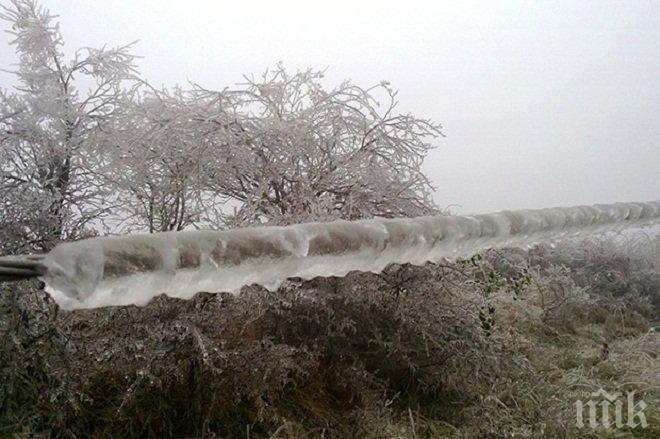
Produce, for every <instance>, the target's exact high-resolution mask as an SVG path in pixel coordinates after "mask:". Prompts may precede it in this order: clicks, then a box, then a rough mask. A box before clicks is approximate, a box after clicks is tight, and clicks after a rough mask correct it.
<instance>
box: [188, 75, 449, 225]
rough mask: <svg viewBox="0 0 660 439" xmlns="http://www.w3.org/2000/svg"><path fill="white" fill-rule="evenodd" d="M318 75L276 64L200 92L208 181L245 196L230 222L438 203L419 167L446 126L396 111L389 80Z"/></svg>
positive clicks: (367, 213)
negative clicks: (208, 149) (365, 82)
mask: <svg viewBox="0 0 660 439" xmlns="http://www.w3.org/2000/svg"><path fill="white" fill-rule="evenodd" d="M322 77H323V73H322V72H317V71H312V70H308V71H303V72H298V73H295V74H290V73H289V72H287V71H286V70H285V68H284V67H282V66H281V65H278V66H277V67H276V68H275V69H274V70H273V71H269V72H266V73H265V74H264V75H263V76H262V77H261V78H260V79H259V80H255V79H254V78H246V80H247V83H245V84H243V85H242V86H241V87H240V88H238V89H234V90H224V91H222V92H213V91H209V90H205V89H203V88H201V87H196V89H195V90H194V95H195V97H196V101H197V102H198V103H199V102H202V103H203V104H200V105H202V108H203V109H204V111H205V112H204V113H203V114H202V113H200V114H198V118H199V119H200V120H202V121H203V123H204V127H205V129H204V130H203V131H204V133H203V135H204V136H205V138H204V142H206V143H208V144H211V145H213V154H211V155H210V156H209V159H210V160H211V161H210V162H209V165H210V166H208V167H207V169H208V171H207V176H208V178H209V183H208V184H209V187H210V188H212V189H213V190H214V191H216V192H217V193H219V194H222V195H224V196H227V197H229V198H231V199H234V200H236V201H238V202H240V203H242V204H241V207H240V209H239V210H238V211H237V213H236V216H235V217H234V222H235V223H238V224H250V223H255V222H257V223H258V222H264V221H268V222H273V223H279V224H286V223H294V222H301V221H309V220H325V219H332V218H346V219H356V218H368V217H373V216H385V217H395V216H413V215H421V214H429V213H431V212H434V211H436V207H435V205H434V203H433V201H432V199H431V190H432V187H431V184H430V182H429V180H428V179H427V177H426V176H425V175H424V174H423V172H422V170H421V165H422V162H423V160H424V158H425V156H426V154H427V152H428V151H429V149H430V148H431V144H430V143H429V140H430V138H433V137H435V136H438V135H441V131H440V129H441V127H440V126H439V125H437V124H435V123H433V122H431V121H428V120H423V119H418V118H415V117H414V116H412V115H410V114H398V113H396V105H397V102H396V92H395V91H394V90H393V89H392V88H391V87H390V85H389V84H388V83H387V82H382V83H380V84H378V85H376V86H374V87H370V88H367V89H363V88H361V87H359V86H357V85H354V84H352V83H350V82H348V81H346V82H343V83H342V84H340V85H339V86H338V87H336V88H334V89H331V90H326V89H325V88H324V87H323V85H322V84H321V80H322ZM378 96H381V97H382V98H383V99H382V100H383V101H384V103H381V102H380V101H379V99H378ZM212 103H213V104H214V105H215V107H214V105H212ZM213 125H215V128H213Z"/></svg>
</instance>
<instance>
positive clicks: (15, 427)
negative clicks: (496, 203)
mask: <svg viewBox="0 0 660 439" xmlns="http://www.w3.org/2000/svg"><path fill="white" fill-rule="evenodd" d="M659 253H660V252H658V241H657V240H656V241H653V240H650V239H646V238H644V239H637V240H628V241H626V242H623V243H621V242H620V243H615V242H613V241H591V242H584V243H580V244H572V245H563V246H558V247H537V248H534V249H531V250H529V251H525V252H523V251H513V250H509V251H499V252H489V253H487V254H484V255H480V256H477V257H474V258H472V259H471V260H467V261H461V262H458V263H447V264H427V265H426V266H423V267H413V266H407V265H403V266H399V265H393V266H390V267H388V269H387V270H385V272H383V273H380V274H371V273H351V274H349V275H348V276H346V277H344V278H326V279H321V278H319V279H313V280H309V281H302V280H297V279H291V280H289V281H288V282H287V283H285V285H283V286H282V287H281V288H280V289H279V290H278V291H277V292H267V291H264V290H263V289H261V288H259V287H257V286H252V287H246V288H244V290H243V291H242V294H240V295H238V296H233V295H229V294H208V293H202V294H199V295H198V296H197V297H196V298H195V299H194V300H190V301H179V300H175V299H170V298H166V297H159V298H157V299H156V300H155V301H153V302H152V303H151V304H150V305H148V306H146V307H144V308H137V307H122V308H108V309H100V310H90V311H77V312H70V313H65V312H59V311H58V309H57V307H56V305H55V304H53V303H52V301H51V300H50V299H49V298H48V296H47V295H46V294H45V293H43V292H42V291H39V290H38V289H37V288H36V285H35V284H32V283H24V284H12V285H4V286H2V287H1V288H2V290H1V292H0V335H1V337H2V340H3V342H2V345H1V346H0V378H1V382H0V436H8V437H9V436H13V437H33V436H40V435H42V436H47V437H48V436H52V437H90V436H93V437H128V436H137V437H251V438H256V437H281V438H294V437H295V438H298V437H342V438H343V437H373V438H380V437H401V438H408V437H420V438H421V437H470V438H471V437H509V438H510V437H593V438H597V437H598V438H600V437H612V438H614V437H617V438H619V437H622V438H625V437H648V438H655V437H659V436H660V405H659V404H658V397H659V396H660V359H659V358H658V355H660V334H658V333H657V332H655V331H654V330H653V329H652V324H651V322H654V321H656V320H657V319H658V316H659V313H658V310H659V309H660V302H659V301H660V261H658V255H659ZM599 388H603V389H605V390H607V391H608V392H614V391H619V392H626V391H633V390H634V391H636V398H637V401H639V400H643V401H644V402H645V403H646V404H647V405H648V407H647V408H646V409H645V410H644V414H645V416H646V420H647V422H648V426H647V427H646V428H641V427H638V428H636V429H631V428H629V427H624V428H620V429H614V428H611V429H608V430H605V429H602V428H600V429H597V430H592V429H591V428H590V427H586V428H578V427H577V426H576V415H575V406H574V403H575V401H576V400H578V399H581V400H583V401H585V402H586V400H587V399H588V398H589V396H590V394H591V393H592V392H594V391H596V390H598V389H599Z"/></svg>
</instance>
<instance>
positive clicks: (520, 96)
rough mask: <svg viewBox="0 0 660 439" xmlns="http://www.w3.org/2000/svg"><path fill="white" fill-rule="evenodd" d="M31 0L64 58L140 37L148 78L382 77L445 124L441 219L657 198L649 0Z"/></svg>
mask: <svg viewBox="0 0 660 439" xmlns="http://www.w3.org/2000/svg"><path fill="white" fill-rule="evenodd" d="M43 4H44V5H46V6H47V7H48V8H49V9H50V10H51V12H53V13H56V14H59V15H60V21H61V27H62V32H63V34H64V38H65V41H66V42H67V48H68V49H73V48H75V47H80V46H101V45H103V44H106V43H107V44H108V45H111V46H112V45H120V44H125V43H127V42H131V41H133V40H138V39H139V40H140V42H139V43H138V44H137V45H136V46H135V50H134V51H135V53H138V54H140V55H142V56H143V57H144V58H143V59H142V60H141V61H140V63H139V68H140V71H141V72H142V74H143V75H144V76H145V78H146V79H148V80H149V81H150V82H152V83H154V84H156V85H161V84H163V85H174V84H176V83H179V84H185V83H186V82H187V81H188V80H192V81H195V82H197V83H199V84H201V85H203V86H205V87H209V88H223V87H225V86H228V85H232V84H235V83H237V82H241V79H242V78H241V76H242V74H245V73H254V74H258V73H260V72H263V71H264V70H265V69H266V68H268V67H269V66H272V65H274V64H275V63H276V62H278V61H283V62H284V64H285V65H286V66H287V67H288V68H290V69H304V68H307V67H314V68H326V67H327V76H326V78H327V81H328V84H329V85H332V84H336V83H338V82H339V81H341V80H342V79H345V78H351V79H352V80H353V81H354V82H356V83H358V84H360V85H369V84H373V83H377V82H379V81H381V80H383V79H386V80H389V81H390V82H391V83H392V85H393V86H394V87H395V88H397V89H399V91H400V93H399V99H400V107H399V108H400V110H401V111H403V112H408V111H410V112H412V113H414V114H415V115H417V116H421V117H428V118H431V119H433V120H435V121H438V122H441V123H442V124H443V126H444V132H445V134H446V137H445V138H440V139H437V140H436V141H435V144H436V145H437V149H436V150H434V151H433V152H432V154H431V155H430V156H429V158H428V159H427V163H426V165H425V169H426V171H427V173H428V175H429V176H430V177H431V178H432V180H433V182H434V185H435V186H436V188H437V192H436V195H435V199H436V201H437V203H438V204H439V205H440V206H442V207H448V206H452V207H451V210H452V211H453V212H457V213H472V212H488V211H496V210H502V209H517V208H539V207H549V206H557V205H575V204H593V203H599V202H600V203H609V202H615V201H633V200H639V201H644V200H654V199H658V198H660V172H658V169H659V167H660V166H659V165H660V144H659V142H658V139H659V138H660V119H659V117H658V116H659V115H660V75H659V74H658V72H660V47H659V46H660V29H659V28H660V26H659V24H660V2H655V1H604V0H597V1H580V2H574V1H565V2H560V1H552V2H542V1H534V2H522V1H520V2H514V1H498V2H494V1H484V2H460V4H459V2H439V1H433V2H432V1H428V2H423V1H407V2H386V1H382V0H381V1H362V2H356V1H353V2H344V1H333V2H326V3H324V4H320V3H319V4H316V5H312V3H311V2H302V1H301V2H293V1H288V2H265V1H264V2H248V1H243V2H237V1H233V2H227V1H195V0H188V1H164V0H141V1H139V2H136V1H134V0H113V1H112V2H108V1H101V0H43ZM5 26H6V23H3V27H5ZM1 38H2V40H1V41H0V57H1V58H0V59H1V60H2V61H1V63H0V64H1V65H0V67H2V68H10V65H11V63H13V62H15V57H14V54H13V48H11V47H9V46H8V45H7V43H8V42H9V41H10V39H11V37H10V36H9V35H6V34H4V35H2V37H1ZM11 84H12V77H11V76H10V75H8V74H6V73H4V74H2V75H1V76H0V86H2V87H8V86H10V85H11Z"/></svg>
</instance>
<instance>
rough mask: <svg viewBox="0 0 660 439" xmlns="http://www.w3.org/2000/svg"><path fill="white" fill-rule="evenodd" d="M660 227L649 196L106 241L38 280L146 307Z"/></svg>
mask: <svg viewBox="0 0 660 439" xmlns="http://www.w3.org/2000/svg"><path fill="white" fill-rule="evenodd" d="M658 223H660V201H654V202H648V203H616V204H607V205H594V206H577V207H567V208H551V209H539V210H518V211H504V212H498V213H491V214H483V215H473V216H444V215H438V216H427V217H418V218H399V219H380V218H379V219H372V220H361V221H351V222H349V221H334V222H329V223H308V224H298V225H293V226H287V227H255V228H246V229H236V230H228V231H185V232H168V233H160V234H153V235H146V234H145V235H127V236H121V237H103V238H92V239H87V240H82V241H78V242H72V243H65V244H61V245H59V246H57V247H56V248H55V249H54V250H53V251H51V252H50V253H49V254H48V255H47V256H46V258H45V259H44V261H43V264H44V265H45V266H46V268H47V271H46V274H45V275H44V276H42V279H43V280H44V282H45V284H46V290H47V291H48V292H49V293H50V294H51V295H52V296H53V297H54V298H55V300H56V301H57V302H58V303H59V304H60V306H61V307H63V308H65V309H76V308H95V307H100V306H108V305H129V304H136V305H143V304H146V303H147V302H148V301H149V300H150V299H152V298H153V297H155V296H157V295H159V294H163V293H164V294H167V295H169V296H173V297H179V298H191V297H192V296H194V295H195V294H196V293H198V292H201V291H210V292H216V291H237V290H239V289H240V288H241V287H242V286H244V285H250V284H253V283H257V284H260V285H263V286H264V287H266V288H269V289H274V288H276V287H277V286H278V285H279V284H280V283H281V282H282V281H284V280H285V279H287V278H290V277H300V278H303V279H309V278H313V277H317V276H344V275H346V274H347V273H348V272H349V271H353V270H359V271H371V272H379V271H381V270H382V269H383V268H385V266H387V265H388V264H390V263H412V264H422V263H425V262H427V261H439V260H441V259H444V258H450V259H452V258H459V257H465V256H470V255H472V254H475V253H478V252H480V251H482V250H485V249H488V248H502V247H520V246H528V245H530V244H534V243H538V242H543V241H552V240H557V239H561V238H566V237H571V236H576V235H582V234H590V233H598V232H603V231H608V230H621V229H624V228H628V227H642V226H648V225H653V224H658Z"/></svg>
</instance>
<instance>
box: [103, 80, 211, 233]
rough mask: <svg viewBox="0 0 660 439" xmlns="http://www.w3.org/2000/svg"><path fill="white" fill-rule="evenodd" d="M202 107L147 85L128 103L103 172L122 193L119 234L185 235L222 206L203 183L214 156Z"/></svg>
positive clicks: (173, 92) (184, 94) (180, 92)
mask: <svg viewBox="0 0 660 439" xmlns="http://www.w3.org/2000/svg"><path fill="white" fill-rule="evenodd" d="M200 104H201V101H197V100H196V99H194V98H191V95H190V93H189V92H186V91H184V90H182V89H181V88H175V89H173V90H171V91H169V90H155V89H153V88H152V87H150V86H148V85H144V86H143V87H140V89H139V90H137V93H135V95H134V96H133V99H132V100H130V101H128V100H127V101H126V102H125V104H124V105H125V114H126V116H127V117H123V118H118V119H117V120H116V122H117V123H116V126H115V129H114V131H113V136H114V141H115V143H116V145H115V148H114V149H113V154H112V155H111V156H110V157H109V160H108V162H107V164H106V166H104V167H103V172H102V173H103V176H104V180H105V181H106V184H107V185H108V186H109V187H113V188H115V189H116V190H117V193H118V194H120V195H119V196H120V199H121V202H120V207H119V209H118V211H117V212H115V216H119V219H120V222H121V227H119V229H120V230H146V231H148V232H150V233H153V232H165V231H178V230H182V229H184V228H185V227H187V226H190V225H199V224H200V223H202V222H203V221H204V219H205V218H206V216H207V214H208V212H209V209H211V208H212V207H213V206H214V205H215V204H217V201H219V198H218V196H216V195H214V194H212V193H209V191H207V190H206V189H207V188H206V185H205V184H204V178H203V176H204V170H205V169H206V168H207V166H208V162H209V161H210V158H209V154H210V151H209V147H208V144H207V143H206V142H205V135H204V131H205V130H204V120H202V118H200V116H199V113H200V109H201V106H200Z"/></svg>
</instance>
